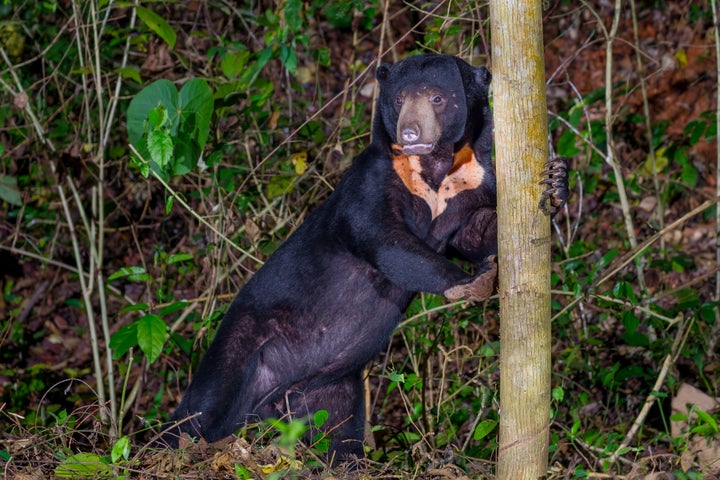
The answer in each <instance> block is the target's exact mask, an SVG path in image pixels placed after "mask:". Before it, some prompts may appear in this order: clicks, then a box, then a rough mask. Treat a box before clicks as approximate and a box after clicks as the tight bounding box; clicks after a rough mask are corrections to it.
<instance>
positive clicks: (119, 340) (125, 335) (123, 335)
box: [110, 322, 138, 359]
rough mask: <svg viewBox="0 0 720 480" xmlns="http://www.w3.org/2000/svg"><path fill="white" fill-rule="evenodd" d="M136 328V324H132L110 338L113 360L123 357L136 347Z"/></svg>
mask: <svg viewBox="0 0 720 480" xmlns="http://www.w3.org/2000/svg"><path fill="white" fill-rule="evenodd" d="M137 326H138V322H133V323H131V324H129V325H125V326H124V327H122V328H120V330H118V331H117V332H115V333H114V334H113V336H112V337H111V338H110V350H112V356H113V358H115V359H118V358H120V357H122V356H123V355H125V354H126V353H127V352H128V350H130V349H131V348H133V347H136V346H137V344H138V336H137Z"/></svg>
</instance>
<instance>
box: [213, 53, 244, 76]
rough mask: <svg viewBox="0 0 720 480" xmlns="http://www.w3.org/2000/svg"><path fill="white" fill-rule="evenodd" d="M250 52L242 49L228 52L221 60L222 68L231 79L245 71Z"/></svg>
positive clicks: (224, 73)
mask: <svg viewBox="0 0 720 480" xmlns="http://www.w3.org/2000/svg"><path fill="white" fill-rule="evenodd" d="M249 58H250V52H249V51H247V50H241V51H239V52H227V53H226V54H225V56H224V57H223V59H222V61H221V62H220V70H221V71H222V73H223V75H225V76H226V77H228V78H229V79H231V80H234V79H236V78H237V77H239V76H240V74H242V73H243V71H245V68H246V65H247V61H248V59H249Z"/></svg>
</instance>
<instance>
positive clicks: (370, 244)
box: [161, 55, 497, 460]
mask: <svg viewBox="0 0 720 480" xmlns="http://www.w3.org/2000/svg"><path fill="white" fill-rule="evenodd" d="M376 76H377V80H378V83H379V87H380V95H379V99H378V103H377V111H376V117H375V120H374V123H373V130H372V133H373V136H372V143H371V144H370V145H369V146H368V147H367V148H366V149H365V150H364V151H363V152H362V153H361V154H360V155H359V156H358V157H357V158H356V159H355V161H354V162H353V164H352V165H351V167H350V168H349V169H348V170H347V172H346V173H345V175H344V176H343V178H342V180H341V181H340V183H339V185H338V186H337V187H336V189H335V190H334V192H333V193H332V194H331V195H330V197H329V198H328V199H327V200H326V201H325V202H324V203H323V204H322V205H321V206H319V207H318V208H317V209H316V210H314V211H313V212H312V213H311V214H310V215H309V216H308V218H307V219H306V220H305V222H304V223H303V224H302V225H300V227H299V228H298V229H297V230H296V231H295V233H293V234H292V235H291V236H290V237H289V238H288V239H287V240H286V241H285V242H284V243H283V244H282V245H281V246H280V247H279V248H278V249H277V251H276V252H275V253H274V254H273V255H272V256H271V257H270V258H269V259H268V261H267V262H266V263H265V264H264V265H263V266H262V268H260V270H259V271H258V272H257V273H256V274H255V275H254V276H253V277H252V279H251V280H250V281H249V282H248V283H247V284H246V285H245V286H244V288H242V289H241V290H240V292H239V293H238V294H237V296H236V298H235V299H234V301H233V302H232V304H231V305H230V307H229V309H228V311H227V313H226V314H225V318H224V320H223V321H222V324H221V325H220V327H219V329H218V331H217V333H216V335H215V338H214V340H213V342H212V343H211V345H210V347H209V349H208V351H207V353H206V354H205V357H204V358H203V360H202V362H201V364H200V366H199V369H198V371H197V372H196V374H195V376H194V378H193V380H192V383H191V385H190V386H189V388H188V389H187V391H186V393H185V395H184V397H183V399H182V401H181V403H180V405H179V406H178V408H177V410H176V411H175V412H174V414H173V415H172V417H171V420H172V421H174V422H179V423H177V424H176V425H175V426H174V427H172V428H171V429H169V430H167V431H165V432H164V434H163V436H162V437H161V442H162V443H165V444H167V445H170V446H177V445H178V436H179V433H180V432H186V433H188V434H189V435H190V436H193V437H203V438H204V439H206V440H207V441H209V442H212V441H216V440H219V439H221V438H223V437H226V436H228V435H230V434H231V433H233V431H235V430H237V429H238V428H240V427H241V426H242V425H244V424H245V422H247V421H255V420H258V419H264V418H268V417H281V416H283V415H284V414H287V413H290V414H291V416H292V417H293V418H305V417H307V416H309V415H312V414H313V413H314V412H316V411H317V410H320V409H324V410H327V411H328V413H329V419H328V421H327V422H326V423H325V426H326V427H327V430H326V431H327V433H328V435H330V436H331V444H330V453H329V455H330V457H331V458H333V456H334V458H335V459H338V460H345V459H348V458H350V457H352V456H358V457H360V456H362V455H363V447H362V440H363V432H364V422H365V417H364V411H363V394H362V392H363V388H362V378H361V375H362V370H363V368H364V366H365V365H366V364H367V363H368V362H370V361H371V360H373V359H374V358H375V357H376V356H377V355H378V353H379V352H380V350H381V349H382V348H383V346H384V345H386V343H387V342H388V339H389V338H390V336H391V334H392V333H393V330H394V329H395V327H396V326H397V325H398V323H399V321H400V320H401V319H402V318H403V314H404V311H405V309H406V308H407V306H408V304H409V302H410V301H411V300H412V298H413V296H414V295H415V294H416V293H418V292H428V293H434V294H437V295H445V296H446V297H449V298H452V299H456V298H467V299H473V300H484V299H486V298H487V297H488V296H489V295H491V294H492V293H493V290H494V282H495V278H496V265H495V263H494V256H495V255H496V254H497V240H496V217H495V206H496V192H495V175H494V172H493V167H492V163H491V159H490V150H491V142H492V122H491V118H492V117H491V111H490V107H489V104H488V88H489V84H490V74H489V72H488V71H487V69H485V68H483V67H472V66H470V65H469V64H467V63H466V62H464V61H462V60H460V59H458V58H455V57H451V56H447V55H418V56H413V57H409V58H407V59H405V60H403V61H401V62H399V63H396V64H394V65H386V64H384V65H382V66H380V67H379V69H378V71H377V75H376ZM450 252H452V254H453V255H460V256H462V257H464V258H466V259H468V260H470V261H472V262H474V263H475V264H476V265H477V267H476V269H475V274H473V275H471V274H468V273H466V272H465V271H463V270H462V269H461V268H460V267H459V266H458V265H456V264H455V263H453V262H452V261H451V260H450V259H449V258H448V257H447V256H446V254H449V253H450ZM189 416H192V418H191V419H189V420H188V419H187V417H189ZM325 426H324V427H323V428H325Z"/></svg>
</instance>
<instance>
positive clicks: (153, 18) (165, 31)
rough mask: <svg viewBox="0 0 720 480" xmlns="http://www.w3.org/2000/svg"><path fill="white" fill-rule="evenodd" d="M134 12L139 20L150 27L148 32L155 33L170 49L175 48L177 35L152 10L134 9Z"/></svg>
mask: <svg viewBox="0 0 720 480" xmlns="http://www.w3.org/2000/svg"><path fill="white" fill-rule="evenodd" d="M135 11H136V12H137V15H138V17H140V20H142V21H143V22H144V23H145V25H147V26H148V27H150V30H152V31H153V32H155V33H156V34H157V36H158V37H160V38H162V39H163V40H165V43H167V44H168V45H169V46H170V48H171V49H173V48H175V41H176V40H177V34H176V33H175V30H173V28H172V27H171V26H170V25H169V24H168V23H167V22H166V21H165V19H164V18H162V17H161V16H160V15H158V14H157V13H155V12H153V11H152V10H148V9H147V8H143V7H135Z"/></svg>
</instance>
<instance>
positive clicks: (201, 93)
mask: <svg viewBox="0 0 720 480" xmlns="http://www.w3.org/2000/svg"><path fill="white" fill-rule="evenodd" d="M178 100H179V101H178V106H179V109H180V112H179V113H180V122H181V123H186V124H189V125H190V126H191V129H190V131H191V132H192V134H191V136H190V138H191V139H193V140H195V141H196V142H197V145H198V146H199V147H200V149H202V148H203V147H204V146H205V143H206V142H207V138H208V135H209V134H210V119H211V117H212V113H213V108H214V104H213V94H212V89H211V88H210V86H209V85H208V84H207V82H206V81H205V80H203V79H202V78H193V79H191V80H188V81H187V82H186V83H185V85H183V87H182V88H181V89H180V95H179V98H178ZM183 130H184V131H185V132H186V133H187V132H188V129H187V128H184V129H183ZM195 160H197V158H196V159H195Z"/></svg>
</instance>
